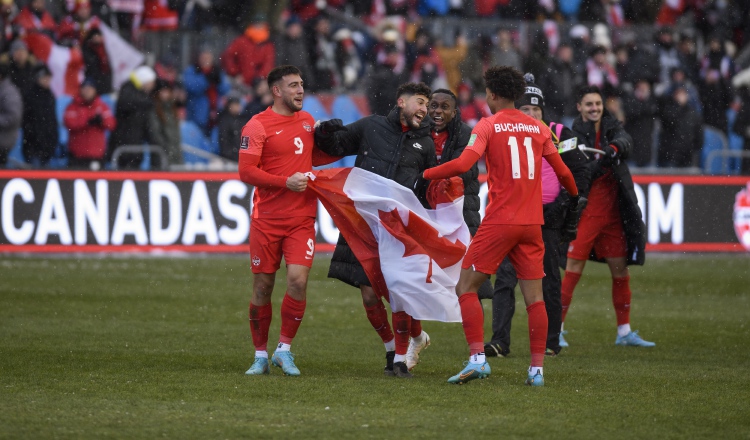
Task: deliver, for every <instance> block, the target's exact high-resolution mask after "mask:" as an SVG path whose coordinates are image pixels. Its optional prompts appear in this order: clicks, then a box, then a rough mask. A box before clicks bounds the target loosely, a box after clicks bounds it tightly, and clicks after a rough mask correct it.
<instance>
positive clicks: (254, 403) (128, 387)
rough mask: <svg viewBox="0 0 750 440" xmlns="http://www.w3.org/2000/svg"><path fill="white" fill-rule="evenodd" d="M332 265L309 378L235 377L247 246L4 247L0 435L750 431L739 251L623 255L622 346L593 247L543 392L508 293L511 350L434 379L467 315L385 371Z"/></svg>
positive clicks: (316, 316) (319, 296) (244, 351)
mask: <svg viewBox="0 0 750 440" xmlns="http://www.w3.org/2000/svg"><path fill="white" fill-rule="evenodd" d="M327 265H328V261H327V260H326V258H325V257H319V258H318V259H317V261H316V263H315V266H314V268H313V273H312V277H311V281H310V285H309V293H308V295H309V298H308V308H307V312H306V315H305V321H304V323H303V325H302V328H301V329H300V332H299V334H298V337H297V338H296V340H295V343H294V346H293V350H294V352H295V356H296V361H297V365H298V366H299V367H300V369H301V370H302V374H303V375H302V376H301V377H299V378H289V377H284V376H282V375H281V373H280V371H279V370H278V369H274V370H272V372H271V375H270V376H264V377H246V376H245V375H244V374H243V373H244V371H245V369H247V367H248V366H249V365H250V363H251V361H252V359H251V356H252V347H251V341H250V335H249V329H248V325H247V301H248V299H249V286H250V281H251V277H250V270H249V265H248V260H247V258H246V257H242V258H240V257H217V256H210V257H206V258H201V259H198V258H178V259H168V258H143V259H140V258H101V259H98V258H90V257H89V258H83V259H79V258H77V257H74V256H68V257H58V258H36V257H34V258H10V257H5V258H4V259H3V260H2V261H0V335H2V336H1V337H0V438H155V437H167V438H301V439H308V438H321V439H323V438H332V437H334V436H336V437H339V438H490V437H493V438H497V437H503V438H552V437H554V438H628V439H630V438H748V435H749V434H748V433H750V418H748V414H750V386H748V385H747V381H746V379H747V371H748V370H747V366H748V365H750V351H749V350H746V348H747V345H748V339H749V338H748V337H749V336H750V332H749V331H748V326H749V325H750V322H749V320H750V319H749V318H750V312H748V310H750V293H749V292H750V288H748V286H750V258H747V257H746V256H736V255H735V256H702V257H690V258H680V259H675V258H672V257H670V256H658V257H649V261H648V263H647V265H646V266H645V267H643V268H640V267H636V268H632V269H631V272H632V274H631V276H632V287H633V291H634V295H633V311H632V322H633V328H634V329H639V330H640V331H641V335H642V336H643V337H644V338H646V339H648V340H653V341H655V342H656V343H657V346H656V347H655V348H652V349H641V348H629V347H616V346H615V345H614V339H615V322H614V319H615V318H614V312H613V310H612V305H611V297H610V281H609V276H608V273H607V272H606V268H605V267H604V266H602V265H599V264H590V265H589V267H587V269H586V273H585V275H584V278H583V279H582V281H581V284H580V287H579V289H578V291H577V292H576V296H575V298H574V302H573V307H572V309H571V312H570V313H569V315H568V320H567V323H566V328H567V330H568V331H569V333H568V341H569V342H570V344H571V346H570V347H569V348H568V349H565V350H564V351H563V352H562V354H561V355H560V356H558V357H556V358H552V359H549V358H548V359H547V362H546V365H545V378H546V381H547V385H546V386H545V387H544V388H541V389H530V388H528V387H525V386H523V384H522V383H523V379H524V378H525V368H526V367H527V365H528V336H527V327H526V319H525V313H524V311H523V307H521V304H520V303H519V307H518V311H519V316H518V317H517V318H516V320H515V322H514V327H513V333H512V336H513V346H512V347H511V349H512V354H511V355H510V357H508V358H505V359H491V364H492V368H493V374H492V376H491V377H490V378H489V379H488V380H484V381H475V382H472V383H470V384H468V385H465V386H451V385H448V384H447V383H445V380H446V379H447V378H448V377H449V376H450V375H452V374H454V373H456V372H457V371H458V370H459V369H460V367H461V362H462V361H463V360H465V358H466V356H467V349H466V342H465V340H464V337H463V333H462V331H461V326H460V324H441V323H425V324H424V328H425V330H426V331H428V332H429V333H430V335H431V337H432V342H433V344H432V346H431V347H430V348H429V349H428V350H426V351H425V352H424V354H423V356H422V358H423V362H422V363H421V364H420V365H419V366H418V367H417V368H416V369H415V370H414V373H415V376H416V377H415V379H413V380H410V381H403V380H396V379H393V378H386V377H384V376H383V375H382V367H383V363H384V359H383V355H384V351H383V348H382V344H381V343H380V341H379V339H378V338H377V336H376V335H375V333H374V332H373V331H372V330H371V328H370V326H369V324H368V322H367V321H366V318H365V315H364V311H363V309H362V305H361V299H360V298H359V295H358V293H357V292H356V291H355V290H354V289H352V288H350V287H347V286H344V285H343V284H341V283H339V282H334V281H330V280H327V279H326V278H325V273H326V270H327ZM283 289H284V283H283V281H281V282H279V283H277V287H276V293H275V295H274V296H275V298H274V308H275V310H274V322H273V324H272V327H271V335H272V337H271V341H270V342H271V343H272V344H273V343H275V341H276V338H277V337H278V330H279V318H278V313H279V306H280V301H281V297H282V293H283ZM519 301H520V299H519ZM485 310H486V311H487V313H488V316H489V310H490V309H489V303H487V304H485ZM486 321H487V322H486V328H487V330H488V331H489V319H487V320H486Z"/></svg>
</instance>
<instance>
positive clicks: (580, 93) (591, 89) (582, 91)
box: [576, 86, 604, 104]
mask: <svg viewBox="0 0 750 440" xmlns="http://www.w3.org/2000/svg"><path fill="white" fill-rule="evenodd" d="M589 93H596V94H598V95H599V97H600V98H602V100H603V99H604V95H603V94H602V91H601V90H600V89H599V87H597V86H582V87H580V88H579V89H578V90H577V91H576V102H577V103H579V104H580V103H581V100H582V99H583V97H584V96H586V95H588V94H589Z"/></svg>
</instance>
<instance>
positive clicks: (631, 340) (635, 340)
mask: <svg viewBox="0 0 750 440" xmlns="http://www.w3.org/2000/svg"><path fill="white" fill-rule="evenodd" d="M615 345H622V346H623V347H653V346H655V345H656V344H655V343H654V342H649V341H644V340H643V339H642V338H641V337H640V336H638V330H636V331H632V332H630V333H628V334H627V335H625V336H618V337H617V339H615Z"/></svg>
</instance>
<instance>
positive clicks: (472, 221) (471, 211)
mask: <svg viewBox="0 0 750 440" xmlns="http://www.w3.org/2000/svg"><path fill="white" fill-rule="evenodd" d="M446 130H448V140H446V141H445V146H444V147H443V153H442V154H441V155H440V160H439V161H438V165H442V164H444V163H446V162H450V161H451V160H453V159H457V158H458V157H459V156H460V155H461V153H463V151H464V148H466V145H468V143H469V138H470V137H471V127H469V126H468V125H467V124H465V123H463V122H461V110H460V109H456V116H455V117H454V118H453V120H451V122H449V123H448V126H447V127H446ZM461 179H462V180H463V181H464V222H466V226H468V227H469V232H471V235H472V237H473V236H474V234H476V233H477V229H478V228H479V223H481V221H482V217H480V215H479V167H478V166H477V164H474V165H472V166H471V168H469V171H467V172H465V173H463V174H461Z"/></svg>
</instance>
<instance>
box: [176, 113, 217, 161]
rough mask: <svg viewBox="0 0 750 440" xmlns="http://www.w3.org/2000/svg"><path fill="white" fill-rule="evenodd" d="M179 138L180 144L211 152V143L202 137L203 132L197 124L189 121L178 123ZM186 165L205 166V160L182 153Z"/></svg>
mask: <svg viewBox="0 0 750 440" xmlns="http://www.w3.org/2000/svg"><path fill="white" fill-rule="evenodd" d="M180 136H181V137H182V143H183V144H187V145H190V146H191V147H195V148H200V149H201V150H204V151H207V152H211V143H210V142H209V140H208V139H206V137H205V136H204V135H203V130H201V129H200V127H198V125H197V124H195V123H194V122H191V121H181V122H180ZM183 156H184V158H185V163H186V164H206V163H208V160H207V159H204V158H201V157H198V156H197V155H195V154H191V153H183Z"/></svg>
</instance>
